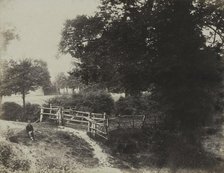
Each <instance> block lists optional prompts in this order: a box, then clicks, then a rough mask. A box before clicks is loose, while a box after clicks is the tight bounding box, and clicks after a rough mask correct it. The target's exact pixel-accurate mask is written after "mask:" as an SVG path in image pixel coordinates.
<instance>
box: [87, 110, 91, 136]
mask: <svg viewBox="0 0 224 173" xmlns="http://www.w3.org/2000/svg"><path fill="white" fill-rule="evenodd" d="M90 117H91V113H89V114H88V129H87V132H91V128H90V126H91V123H90Z"/></svg>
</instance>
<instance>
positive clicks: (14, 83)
mask: <svg viewBox="0 0 224 173" xmlns="http://www.w3.org/2000/svg"><path fill="white" fill-rule="evenodd" d="M48 83H50V75H49V73H48V71H47V66H46V63H45V62H43V61H40V60H31V59H23V60H20V61H14V60H10V61H9V64H8V67H7V69H6V72H5V74H4V76H3V80H2V87H1V94H2V95H11V94H17V93H18V94H21V95H22V99H23V110H24V114H25V105H26V100H25V97H26V94H28V93H29V91H35V90H36V89H37V88H39V87H41V86H42V87H45V86H46V85H47V84H48ZM21 118H23V117H21Z"/></svg>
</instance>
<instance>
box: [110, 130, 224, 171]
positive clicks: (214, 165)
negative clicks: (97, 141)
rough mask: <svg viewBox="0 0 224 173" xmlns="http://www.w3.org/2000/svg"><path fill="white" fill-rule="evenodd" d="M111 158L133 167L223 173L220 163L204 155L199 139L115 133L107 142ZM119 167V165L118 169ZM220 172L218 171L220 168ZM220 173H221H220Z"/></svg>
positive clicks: (143, 132)
mask: <svg viewBox="0 0 224 173" xmlns="http://www.w3.org/2000/svg"><path fill="white" fill-rule="evenodd" d="M106 145H107V146H108V147H109V148H110V151H111V154H112V155H113V156H114V157H116V158H118V159H119V160H122V161H125V162H128V163H129V164H130V165H131V166H132V167H134V168H136V169H138V168H141V167H150V168H159V169H160V168H169V169H170V170H171V172H176V171H177V170H178V169H187V170H205V171H207V172H217V173H221V172H223V168H224V167H223V163H224V162H223V160H222V159H221V158H217V156H215V155H214V154H212V153H209V152H207V151H205V149H204V148H203V146H202V141H201V139H199V138H198V139H197V138H194V137H190V136H188V137H186V136H184V135H181V134H172V133H170V132H167V131H156V132H155V131H154V132H152V131H150V130H149V129H144V130H142V129H118V130H115V131H113V132H111V133H110V138H109V140H108V141H107V142H106ZM119 164H120V163H118V166H119V167H122V165H119ZM220 166H221V167H222V169H221V167H220ZM220 171H221V172H220Z"/></svg>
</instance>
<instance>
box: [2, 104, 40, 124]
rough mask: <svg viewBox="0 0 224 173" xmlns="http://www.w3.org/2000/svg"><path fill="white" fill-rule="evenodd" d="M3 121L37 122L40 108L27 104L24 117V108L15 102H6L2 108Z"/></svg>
mask: <svg viewBox="0 0 224 173" xmlns="http://www.w3.org/2000/svg"><path fill="white" fill-rule="evenodd" d="M2 110H3V113H2V119H5V120H12V121H16V120H20V121H27V120H31V121H35V120H37V119H38V118H39V115H40V108H39V105H37V104H31V103H27V104H26V110H25V116H23V108H22V106H20V105H19V104H17V103H14V102H5V103H4V104H3V106H2Z"/></svg>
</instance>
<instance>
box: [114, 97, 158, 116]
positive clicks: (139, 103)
mask: <svg viewBox="0 0 224 173" xmlns="http://www.w3.org/2000/svg"><path fill="white" fill-rule="evenodd" d="M157 111H158V104H157V102H156V101H154V100H153V98H152V95H151V94H149V93H145V94H142V95H141V96H128V97H121V98H120V99H119V100H118V101H117V102H116V103H115V113H116V114H121V115H137V114H138V115H148V114H149V113H152V112H153V113H154V112H157Z"/></svg>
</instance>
